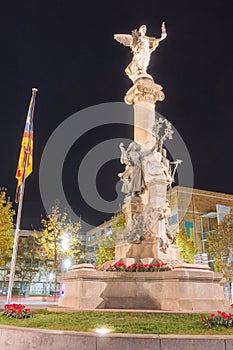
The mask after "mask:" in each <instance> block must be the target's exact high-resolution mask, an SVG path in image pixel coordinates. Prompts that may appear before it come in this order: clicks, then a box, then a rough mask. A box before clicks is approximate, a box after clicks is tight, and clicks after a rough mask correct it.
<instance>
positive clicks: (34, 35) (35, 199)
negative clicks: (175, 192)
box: [0, 0, 233, 228]
mask: <svg viewBox="0 0 233 350" xmlns="http://www.w3.org/2000/svg"><path fill="white" fill-rule="evenodd" d="M232 10H233V3H232V1H229V0H226V1H222V0H218V1H217V0H202V1H199V0H197V1H192V2H190V1H187V0H185V1H183V0H182V1H179V0H178V1H155V0H154V1H92V2H91V1H72V0H70V1H65V0H62V1H59V0H56V1H55V0H49V1H25V0H24V1H21V2H18V1H15V2H13V1H10V2H4V3H2V4H1V11H0V28H1V30H0V33H1V34H0V47H1V56H0V70H1V86H0V89H1V90H0V99H1V114H0V115H1V152H0V157H1V159H0V164H1V173H0V186H1V187H3V186H4V187H7V189H8V194H9V195H10V197H11V198H12V199H13V198H14V193H15V187H16V180H15V170H16V166H17V162H18V156H19V150H20V144H21V138H22V133H23V129H24V124H25V118H26V113H27V108H28V104H29V100H30V97H31V88H32V87H37V88H38V89H39V92H38V95H37V101H36V108H35V121H34V135H35V136H34V172H33V174H32V175H31V176H30V177H29V178H28V179H27V182H26V193H25V202H24V210H23V219H22V225H21V227H22V228H30V227H39V223H40V216H41V214H43V212H44V209H43V205H42V202H41V199H40V193H39V186H38V182H39V165H40V159H41V155H42V151H43V149H44V147H45V145H46V141H47V140H48V138H49V136H50V135H51V134H52V132H53V131H54V130H55V129H56V127H57V126H58V125H59V124H60V123H61V122H63V121H64V120H65V119H66V118H67V117H69V116H70V115H72V114H73V113H75V112H77V111H79V110H82V109H84V108H87V107H89V106H93V105H96V104H100V103H105V102H118V101H123V98H124V95H125V93H126V91H127V90H128V89H129V88H130V87H131V85H132V83H131V81H130V80H129V78H128V77H127V76H126V75H125V73H124V69H125V67H126V66H127V64H128V63H129V62H130V60H131V54H130V50H129V49H128V48H125V47H123V46H121V45H120V44H119V43H117V42H116V41H114V40H113V34H114V33H130V31H131V30H132V29H134V28H138V27H139V26H140V25H141V24H146V25H147V28H148V32H147V35H149V36H156V37H159V36H160V26H161V22H162V21H163V20H164V21H165V22H166V26H167V32H168V37H167V39H166V40H164V41H163V42H162V43H161V44H160V46H159V48H158V49H157V50H156V52H155V53H154V54H153V56H152V60H151V64H150V67H149V69H148V72H149V73H150V74H151V75H153V77H154V78H155V81H156V82H157V83H159V84H161V85H162V86H163V89H164V92H165V95H166V99H165V100H164V101H163V102H160V103H158V104H157V111H158V112H160V113H161V114H162V115H164V116H166V117H167V118H168V119H169V120H170V121H171V122H172V124H173V125H174V126H175V127H176V129H177V130H178V131H179V133H180V135H181V136H182V138H183V140H184V141H185V143H186V146H187V148H188V150H189V152H190V155H191V159H192V162H193V168H194V176H195V179H194V181H195V182H194V186H195V188H198V189H206V190H211V191H218V192H223V193H232V155H231V151H232V137H233V135H232V116H233V110H232V106H233V104H232V91H233V83H232V81H233V79H232V78H233V69H232V67H233V65H232V62H233V55H232V34H233V31H232ZM114 132H115V133H116V134H118V133H119V137H126V136H130V135H131V136H132V130H130V128H128V129H127V128H126V129H125V131H124V130H122V129H121V130H120V129H119V130H118V129H117V128H116V129H114ZM107 134H108V137H111V132H110V131H108V132H107ZM101 137H103V138H105V139H106V130H105V131H104V132H103V131H101V129H100V130H96V131H95V132H93V134H92V135H91V142H88V141H87V140H86V141H80V142H79V144H77V145H74V148H73V149H72V150H71V153H70V154H69V155H68V158H69V159H68V160H67V162H66V163H67V164H66V165H67V169H64V174H65V175H64V181H65V183H66V187H67V193H68V194H69V201H70V202H71V203H72V207H73V208H74V210H77V212H78V214H79V215H81V216H82V217H83V218H84V219H86V218H87V216H88V217H89V219H90V221H91V223H92V224H93V225H95V224H99V223H101V222H102V221H103V220H104V219H108V218H109V215H105V214H104V213H96V212H94V211H92V210H90V208H88V207H87V206H86V205H85V203H82V201H81V199H80V198H79V193H78V189H77V188H76V187H77V184H76V183H75V176H76V170H77V169H76V167H77V164H78V162H79V160H78V158H77V157H83V156H84V155H85V152H87V151H88V147H89V148H90V147H92V146H93V145H94V144H95V143H96V144H98V142H100V141H101ZM89 140H90V138H89ZM72 157H74V159H73V160H72ZM72 164H76V165H75V167H72ZM74 168H75V176H74ZM121 169H122V168H121V166H120V163H119V162H117V161H114V162H112V163H111V164H110V170H107V171H108V174H109V171H110V177H109V178H110V179H112V181H110V180H109V181H105V182H104V183H102V186H106V187H105V188H101V189H100V192H101V193H103V196H105V194H106V196H107V194H108V195H110V197H111V192H114V187H115V183H116V181H117V179H118V178H117V173H118V172H119V170H121ZM105 171H106V169H102V172H103V176H104V172H105ZM181 185H182V184H181ZM72 194H73V196H72Z"/></svg>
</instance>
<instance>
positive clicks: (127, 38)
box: [114, 34, 133, 47]
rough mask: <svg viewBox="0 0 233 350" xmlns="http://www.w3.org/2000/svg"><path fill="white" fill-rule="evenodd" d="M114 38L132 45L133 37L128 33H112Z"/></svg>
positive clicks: (121, 42)
mask: <svg viewBox="0 0 233 350" xmlns="http://www.w3.org/2000/svg"><path fill="white" fill-rule="evenodd" d="M114 39H115V40H116V41H118V42H119V43H120V44H122V45H124V46H128V47H132V45H133V37H132V35H130V34H114Z"/></svg>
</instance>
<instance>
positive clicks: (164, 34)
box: [157, 22, 167, 41]
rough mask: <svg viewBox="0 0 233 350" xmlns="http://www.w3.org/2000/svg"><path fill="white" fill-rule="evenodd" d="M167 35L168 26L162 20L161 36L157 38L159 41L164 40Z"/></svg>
mask: <svg viewBox="0 0 233 350" xmlns="http://www.w3.org/2000/svg"><path fill="white" fill-rule="evenodd" d="M166 37H167V31H166V27H165V22H162V26H161V37H160V38H159V39H157V40H158V41H162V40H164V39H165V38H166Z"/></svg>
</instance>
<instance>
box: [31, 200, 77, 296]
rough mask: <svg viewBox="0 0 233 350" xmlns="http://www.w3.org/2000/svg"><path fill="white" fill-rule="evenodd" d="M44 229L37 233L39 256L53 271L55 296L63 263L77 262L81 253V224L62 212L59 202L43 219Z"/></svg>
mask: <svg viewBox="0 0 233 350" xmlns="http://www.w3.org/2000/svg"><path fill="white" fill-rule="evenodd" d="M41 222H42V225H43V229H42V231H41V232H40V233H35V234H34V235H35V237H36V244H37V246H38V249H37V255H38V257H40V260H42V261H43V262H44V265H45V266H46V268H47V269H48V270H50V271H53V272H54V274H55V279H54V296H55V295H56V286H57V282H58V275H59V273H60V272H61V271H62V262H63V261H64V259H65V258H70V259H72V261H73V262H76V261H77V259H78V256H79V253H80V240H79V235H78V232H79V229H80V226H81V225H80V222H73V221H71V220H70V217H69V215H68V213H67V212H65V211H62V210H61V209H60V207H59V202H55V205H54V206H53V207H52V209H51V212H50V214H47V215H46V217H45V218H44V219H42V221H41Z"/></svg>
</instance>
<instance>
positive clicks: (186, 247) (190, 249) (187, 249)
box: [176, 229, 197, 263]
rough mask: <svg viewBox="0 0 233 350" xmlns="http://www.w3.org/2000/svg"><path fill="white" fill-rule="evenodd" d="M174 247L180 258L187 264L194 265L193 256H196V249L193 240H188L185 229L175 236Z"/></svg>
mask: <svg viewBox="0 0 233 350" xmlns="http://www.w3.org/2000/svg"><path fill="white" fill-rule="evenodd" d="M176 245H177V246H178V248H179V250H180V255H181V258H182V259H183V260H184V261H185V262H187V263H194V255H195V254H197V249H196V248H195V245H194V241H193V239H192V238H188V236H187V234H186V230H185V229H184V230H182V231H180V232H178V233H177V234H176Z"/></svg>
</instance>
